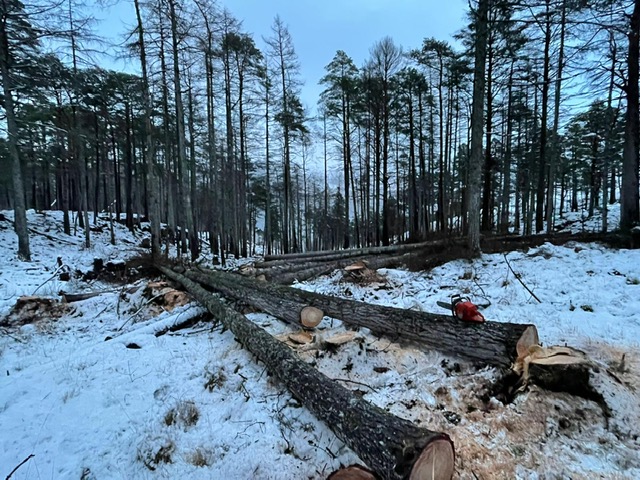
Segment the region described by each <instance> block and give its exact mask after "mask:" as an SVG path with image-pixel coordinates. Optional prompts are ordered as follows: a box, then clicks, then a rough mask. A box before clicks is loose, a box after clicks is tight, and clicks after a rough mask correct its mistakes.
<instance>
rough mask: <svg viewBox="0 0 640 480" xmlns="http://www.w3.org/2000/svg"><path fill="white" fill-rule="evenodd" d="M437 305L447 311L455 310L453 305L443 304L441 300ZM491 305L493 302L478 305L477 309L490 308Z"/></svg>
mask: <svg viewBox="0 0 640 480" xmlns="http://www.w3.org/2000/svg"><path fill="white" fill-rule="evenodd" d="M436 304H437V305H438V306H439V307H442V308H446V309H447V310H451V309H452V308H453V305H452V304H451V303H450V302H441V301H440V300H438V301H436ZM490 305H491V302H487V303H481V304H477V307H478V308H479V309H481V310H483V309H485V308H487V307H488V306H490Z"/></svg>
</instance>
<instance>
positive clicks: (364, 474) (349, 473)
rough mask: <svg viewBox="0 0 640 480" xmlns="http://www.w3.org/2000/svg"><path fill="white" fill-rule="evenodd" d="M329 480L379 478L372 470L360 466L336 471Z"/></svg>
mask: <svg viewBox="0 0 640 480" xmlns="http://www.w3.org/2000/svg"><path fill="white" fill-rule="evenodd" d="M327 480H378V477H376V475H375V474H374V473H373V472H372V471H371V470H367V469H366V468H364V467H361V466H360V465H351V466H349V467H344V468H341V469H340V470H336V471H335V472H333V473H332V474H331V475H329V476H328V477H327Z"/></svg>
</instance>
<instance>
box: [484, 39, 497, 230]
mask: <svg viewBox="0 0 640 480" xmlns="http://www.w3.org/2000/svg"><path fill="white" fill-rule="evenodd" d="M490 43H491V40H490ZM492 87H493V45H489V48H488V51H487V130H486V145H485V157H484V182H483V191H482V226H481V229H482V230H483V231H485V232H490V231H491V228H492V226H493V167H494V158H493V154H492V151H491V143H492V136H493V132H492V130H493V88H492Z"/></svg>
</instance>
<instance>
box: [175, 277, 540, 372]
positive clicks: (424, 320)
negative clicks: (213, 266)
mask: <svg viewBox="0 0 640 480" xmlns="http://www.w3.org/2000/svg"><path fill="white" fill-rule="evenodd" d="M185 275H186V276H187V277H189V278H190V279H192V280H194V281H197V282H200V283H202V284H203V285H207V286H208V287H211V288H213V289H215V290H217V291H219V292H221V293H222V294H224V295H227V296H230V297H232V298H242V299H243V300H244V301H245V302H247V303H249V304H250V305H252V306H254V307H256V308H258V309H260V310H263V311H265V312H267V313H269V314H271V315H273V316H275V317H278V318H280V319H282V320H284V321H286V322H288V323H291V324H294V325H299V315H300V311H301V310H302V309H303V308H304V307H306V306H314V307H318V308H320V309H322V311H323V312H324V314H325V315H326V316H329V317H332V318H336V319H338V320H342V321H343V322H345V323H346V324H349V325H352V326H358V327H366V328H369V329H370V330H371V331H372V332H374V333H376V334H379V335H384V336H387V337H388V338H390V339H392V340H394V341H414V342H417V343H418V344H420V345H421V346H424V347H426V348H429V349H433V350H436V351H439V352H442V353H444V354H447V355H451V356H454V357H458V358H462V359H465V360H468V361H471V362H474V363H478V364H480V365H495V366H499V367H505V368H506V367H510V366H511V364H512V362H513V361H514V360H515V359H516V358H517V352H516V345H517V343H518V340H519V339H520V337H521V336H522V335H523V333H524V332H525V331H526V330H527V328H533V329H535V326H533V325H527V324H514V323H499V322H490V321H487V322H484V323H475V322H462V321H460V320H458V319H455V318H453V317H452V316H451V315H440V314H434V313H426V312H418V311H415V310H403V309H399V308H393V307H385V306H381V305H371V304H368V303H364V302H357V301H354V300H346V299H341V298H336V297H332V296H328V295H321V294H318V293H313V292H306V291H303V290H299V289H296V288H290V287H284V286H280V285H273V284H270V283H268V282H257V281H255V280H251V279H248V278H244V277H240V276H238V275H233V274H229V273H223V272H219V271H213V270H206V271H195V270H189V271H187V272H186V273H185Z"/></svg>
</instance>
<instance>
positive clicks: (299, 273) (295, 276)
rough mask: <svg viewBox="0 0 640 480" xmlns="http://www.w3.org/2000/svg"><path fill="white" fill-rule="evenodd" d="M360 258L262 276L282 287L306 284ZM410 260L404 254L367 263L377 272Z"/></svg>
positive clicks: (263, 273) (271, 272)
mask: <svg viewBox="0 0 640 480" xmlns="http://www.w3.org/2000/svg"><path fill="white" fill-rule="evenodd" d="M360 258H361V257H356V258H349V259H344V260H337V261H334V262H330V263H321V264H319V265H317V264H311V265H309V266H308V267H305V268H302V269H298V268H294V269H292V270H290V271H287V270H284V271H283V269H279V270H271V269H267V270H265V271H262V272H261V274H262V275H264V276H265V278H266V279H267V280H270V281H272V282H275V283H279V284H282V285H288V284H291V283H293V282H295V281H298V282H304V281H305V280H309V279H311V278H315V277H318V276H320V275H324V274H326V273H331V272H333V271H334V270H337V269H339V268H344V267H346V266H349V265H351V264H352V263H353V262H354V261H356V260H357V259H360ZM409 259H410V254H404V255H400V256H392V257H387V256H382V257H373V258H369V259H368V260H367V263H368V265H369V268H371V269H373V270H375V269H378V268H391V267H399V266H401V265H403V264H404V263H405V262H408V261H409Z"/></svg>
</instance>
